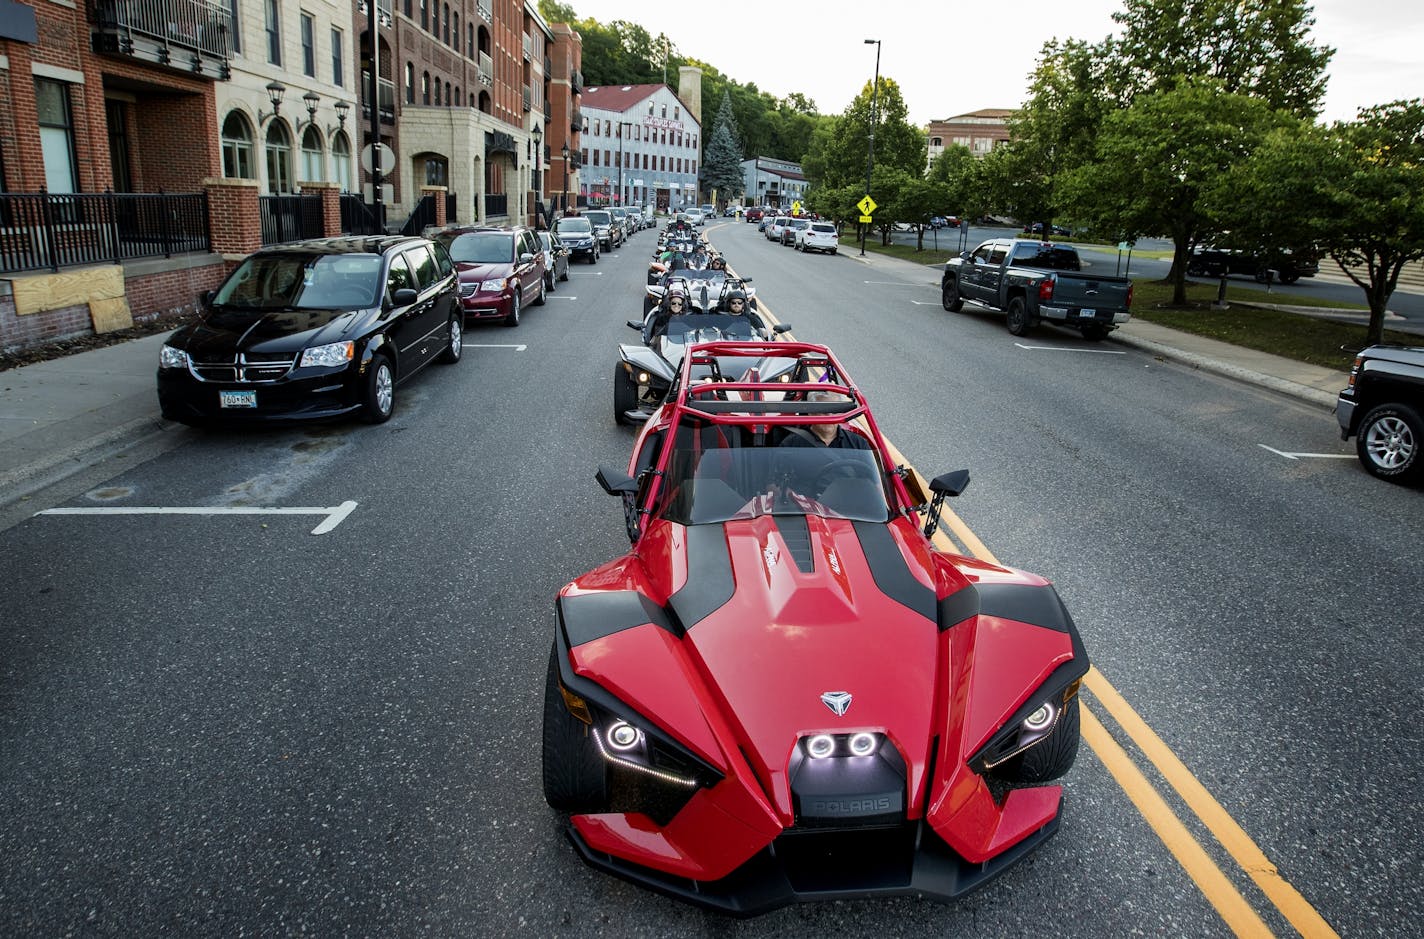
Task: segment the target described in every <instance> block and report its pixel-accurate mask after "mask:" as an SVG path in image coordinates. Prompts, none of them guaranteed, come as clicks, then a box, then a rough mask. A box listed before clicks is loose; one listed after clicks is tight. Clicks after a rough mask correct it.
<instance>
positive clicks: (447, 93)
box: [445, 82, 454, 108]
mask: <svg viewBox="0 0 1424 939" xmlns="http://www.w3.org/2000/svg"><path fill="white" fill-rule="evenodd" d="M451 104H454V102H453V101H451V100H450V83H449V82H446V83H445V107H447V108H448V107H449V106H450V105H451Z"/></svg>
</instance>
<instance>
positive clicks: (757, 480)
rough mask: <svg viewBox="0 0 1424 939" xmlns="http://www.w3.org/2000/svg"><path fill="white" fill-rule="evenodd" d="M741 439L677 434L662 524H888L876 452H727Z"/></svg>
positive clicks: (726, 433) (715, 432) (728, 430)
mask: <svg viewBox="0 0 1424 939" xmlns="http://www.w3.org/2000/svg"><path fill="white" fill-rule="evenodd" d="M846 432H847V433H850V431H846ZM740 433H741V431H740V429H739V428H736V427H730V426H726V427H719V426H715V425H707V426H704V427H699V428H696V429H694V428H690V427H689V428H685V429H681V430H679V431H678V436H677V438H676V439H675V441H674V449H673V451H672V453H671V454H669V457H668V466H667V474H666V477H665V479H664V482H663V486H664V488H663V492H664V493H665V495H666V497H665V498H664V499H663V500H662V502H663V504H662V508H661V511H660V512H659V514H660V515H661V517H663V518H666V519H668V520H669V521H673V522H678V523H680V524H683V525H705V524H716V523H720V522H727V521H731V520H733V519H747V518H755V517H757V516H760V515H782V516H785V515H802V516H805V515H818V516H821V517H823V518H848V519H853V520H855V521H864V522H885V521H888V520H889V518H890V506H889V502H888V500H887V499H886V494H885V485H884V482H883V480H884V474H883V473H882V472H881V470H880V465H879V463H878V462H877V460H876V456H875V451H873V450H858V449H839V448H828V447H819V446H784V447H775V446H768V447H745V446H729V444H732V443H734V442H736V441H737V440H738V439H739V437H738V435H739V434H740ZM807 433H809V431H807Z"/></svg>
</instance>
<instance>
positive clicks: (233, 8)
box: [227, 0, 242, 55]
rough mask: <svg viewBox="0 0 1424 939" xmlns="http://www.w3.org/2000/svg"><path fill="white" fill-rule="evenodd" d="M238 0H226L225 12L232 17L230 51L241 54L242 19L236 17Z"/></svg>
mask: <svg viewBox="0 0 1424 939" xmlns="http://www.w3.org/2000/svg"><path fill="white" fill-rule="evenodd" d="M237 2H238V0H227V12H228V15H229V16H231V17H232V53H233V55H241V54H242V21H241V20H239V19H238V18H237Z"/></svg>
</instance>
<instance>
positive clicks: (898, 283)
mask: <svg viewBox="0 0 1424 939" xmlns="http://www.w3.org/2000/svg"><path fill="white" fill-rule="evenodd" d="M862 283H867V284H877V285H879V286H881V287H933V286H935V285H934V284H907V283H905V282H904V281H903V280H867V281H863V282H862Z"/></svg>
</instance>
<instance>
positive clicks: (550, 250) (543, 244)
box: [536, 231, 569, 293]
mask: <svg viewBox="0 0 1424 939" xmlns="http://www.w3.org/2000/svg"><path fill="white" fill-rule="evenodd" d="M536 237H538V239H539V248H540V253H542V254H543V255H544V289H545V290H548V291H549V292H551V293H552V292H553V291H555V290H557V289H558V282H559V281H561V280H568V279H569V249H568V248H565V247H564V243H563V242H562V241H560V240H559V236H558V235H556V234H555V233H553V232H549V231H541V232H538V233H537V234H536Z"/></svg>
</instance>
